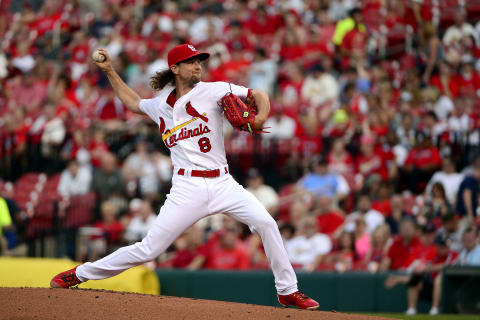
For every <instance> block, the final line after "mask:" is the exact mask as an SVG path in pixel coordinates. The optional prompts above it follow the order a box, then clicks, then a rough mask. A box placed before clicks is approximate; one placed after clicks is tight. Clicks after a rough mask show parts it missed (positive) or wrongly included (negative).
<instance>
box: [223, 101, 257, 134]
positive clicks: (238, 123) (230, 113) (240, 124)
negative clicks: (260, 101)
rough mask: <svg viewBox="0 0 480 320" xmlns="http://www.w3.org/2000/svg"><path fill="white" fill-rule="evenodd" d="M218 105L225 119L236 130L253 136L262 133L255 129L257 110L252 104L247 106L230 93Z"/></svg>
mask: <svg viewBox="0 0 480 320" xmlns="http://www.w3.org/2000/svg"><path fill="white" fill-rule="evenodd" d="M250 102H251V99H250ZM218 105H219V106H220V107H221V108H222V109H223V111H224V112H225V117H226V118H227V120H228V121H229V122H230V124H231V125H232V126H233V127H234V128H237V129H239V130H242V131H248V132H250V133H251V134H257V133H260V132H262V130H257V129H256V128H255V125H254V120H255V115H256V114H257V110H256V108H255V106H254V105H252V104H251V103H249V104H248V105H247V104H245V103H244V102H243V101H242V100H241V99H240V98H239V97H238V96H236V95H235V94H233V93H231V92H228V93H227V94H226V95H224V96H223V98H222V99H220V101H218Z"/></svg>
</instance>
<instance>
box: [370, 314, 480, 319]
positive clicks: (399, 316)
mask: <svg viewBox="0 0 480 320" xmlns="http://www.w3.org/2000/svg"><path fill="white" fill-rule="evenodd" d="M369 315H371V316H377V317H385V318H393V319H406V320H480V315H463V314H441V315H438V316H430V315H428V314H417V315H414V316H407V315H405V314H403V313H371V314H369Z"/></svg>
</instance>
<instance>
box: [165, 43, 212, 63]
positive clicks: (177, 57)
mask: <svg viewBox="0 0 480 320" xmlns="http://www.w3.org/2000/svg"><path fill="white" fill-rule="evenodd" d="M193 57H198V58H199V59H200V61H203V60H206V59H208V58H209V57H210V54H209V53H206V52H198V50H197V49H196V48H195V47H194V46H192V45H191V44H181V45H179V46H176V47H174V48H172V49H171V50H170V51H168V67H171V66H173V65H175V64H177V63H179V62H182V61H185V60H187V59H190V58H193Z"/></svg>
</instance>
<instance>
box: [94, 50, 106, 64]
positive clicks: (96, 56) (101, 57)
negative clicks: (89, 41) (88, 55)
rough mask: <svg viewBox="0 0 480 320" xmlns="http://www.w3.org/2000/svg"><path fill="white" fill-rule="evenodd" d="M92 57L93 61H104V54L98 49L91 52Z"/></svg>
mask: <svg viewBox="0 0 480 320" xmlns="http://www.w3.org/2000/svg"><path fill="white" fill-rule="evenodd" d="M92 59H93V61H95V62H103V61H105V56H104V55H103V54H101V53H100V51H98V50H95V51H93V53H92Z"/></svg>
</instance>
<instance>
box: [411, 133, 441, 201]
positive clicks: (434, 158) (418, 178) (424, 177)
mask: <svg viewBox="0 0 480 320" xmlns="http://www.w3.org/2000/svg"><path fill="white" fill-rule="evenodd" d="M416 140H417V144H416V146H415V147H413V148H412V150H410V152H409V154H408V156H407V160H405V166H404V168H405V171H406V174H407V183H408V189H409V190H412V191H413V192H414V193H420V192H423V190H424V189H425V187H426V185H427V183H428V181H430V178H431V177H432V175H433V173H434V172H435V170H437V169H438V168H440V166H441V165H442V158H441V156H440V152H439V151H438V148H436V147H435V146H433V145H432V143H431V137H430V135H428V134H426V133H424V132H421V131H420V132H418V133H417V136H416Z"/></svg>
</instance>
